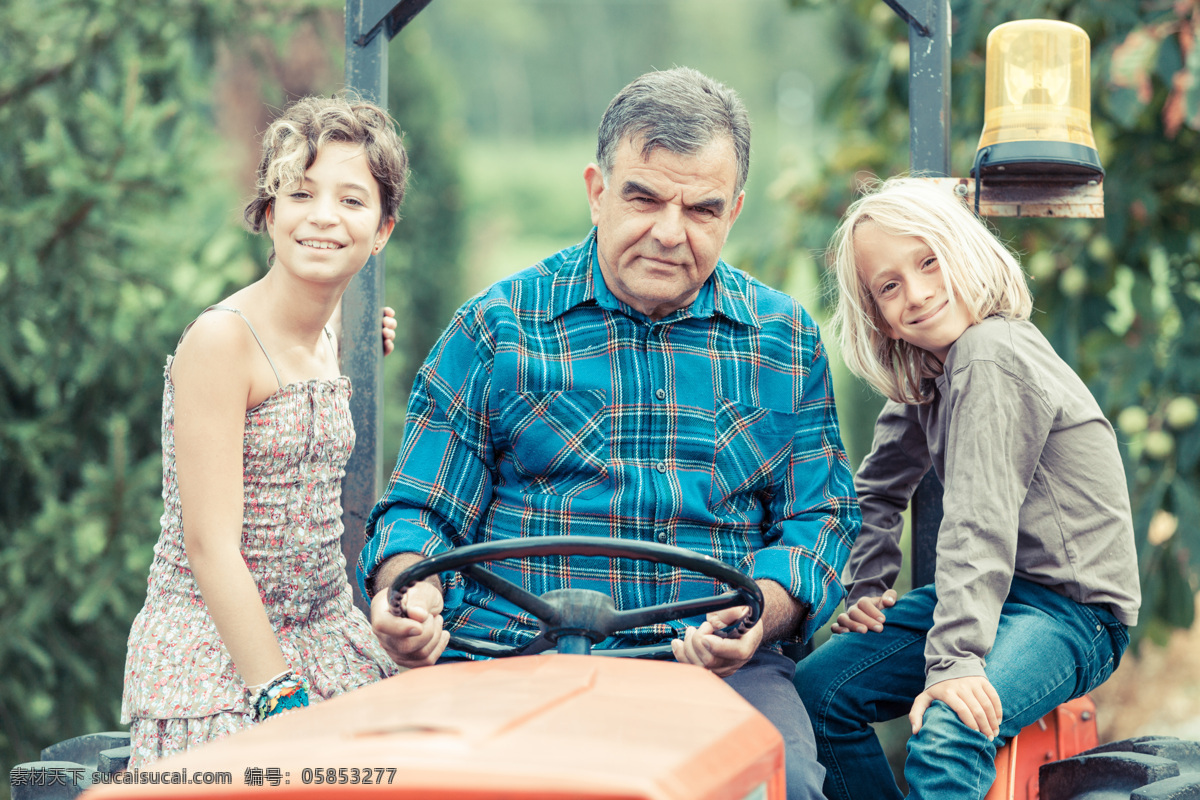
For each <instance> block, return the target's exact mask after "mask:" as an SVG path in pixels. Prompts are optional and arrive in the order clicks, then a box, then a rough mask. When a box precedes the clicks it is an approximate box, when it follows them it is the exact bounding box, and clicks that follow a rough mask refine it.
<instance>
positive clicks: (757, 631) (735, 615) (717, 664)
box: [671, 606, 763, 678]
mask: <svg viewBox="0 0 1200 800" xmlns="http://www.w3.org/2000/svg"><path fill="white" fill-rule="evenodd" d="M749 612H750V609H748V608H746V607H745V606H734V607H733V608H726V609H722V610H721V611H714V612H713V613H711V614H709V615H708V617H707V618H706V619H705V620H704V622H702V623H701V624H700V627H699V628H691V627H689V628H688V629H687V632H686V634H685V635H684V637H683V638H682V639H674V640H672V642H671V651H672V653H674V655H675V660H676V661H678V662H680V663H683V664H695V665H696V666H698V667H704V668H705V669H707V670H709V671H710V672H712V673H713V674H715V675H717V676H718V677H721V678H728V677H729V676H730V675H732V674H733V673H735V672H737V671H738V670H739V669H740V668H741V666H742V665H743V664H745V663H746V662H747V661H749V660H750V659H751V658H752V657H753V656H754V653H755V652H756V651H757V650H758V646H759V645H760V644H761V643H762V638H763V621H762V620H761V619H760V620H759V621H758V624H757V625H755V626H754V627H753V628H751V629H750V630H748V631H746V632H745V633H744V634H742V636H741V637H740V638H737V639H726V638H724V637H721V636H718V635H717V633H716V632H717V631H719V630H721V629H722V628H724V627H726V626H728V625H732V624H733V623H735V622H737V621H738V620H740V619H742V618H743V617H745V616H746V614H748V613H749Z"/></svg>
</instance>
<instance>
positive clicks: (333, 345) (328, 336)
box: [325, 325, 341, 364]
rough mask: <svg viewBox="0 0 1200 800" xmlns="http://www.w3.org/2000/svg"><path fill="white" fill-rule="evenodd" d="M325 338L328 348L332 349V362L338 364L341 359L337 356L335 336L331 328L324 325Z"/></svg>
mask: <svg viewBox="0 0 1200 800" xmlns="http://www.w3.org/2000/svg"><path fill="white" fill-rule="evenodd" d="M325 338H326V339H327V340H328V341H329V349H330V350H332V351H333V363H335V364H340V363H341V359H340V358H338V349H337V337H336V336H334V335H333V328H331V327H329V326H328V325H326V326H325Z"/></svg>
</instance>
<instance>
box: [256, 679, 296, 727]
mask: <svg viewBox="0 0 1200 800" xmlns="http://www.w3.org/2000/svg"><path fill="white" fill-rule="evenodd" d="M307 706H308V683H307V682H306V681H305V680H304V679H303V678H297V677H296V676H295V675H294V674H293V673H292V671H291V670H288V671H287V672H284V673H283V674H281V675H279V676H277V677H276V678H275V679H274V680H272V681H271V682H270V683H268V684H267V685H266V687H265V688H263V690H262V691H260V692H259V693H258V697H256V698H255V700H254V720H255V721H256V722H262V721H263V720H265V719H267V718H268V717H273V716H275V715H277V714H282V713H283V712H284V711H290V710H292V709H296V708H305V707H307Z"/></svg>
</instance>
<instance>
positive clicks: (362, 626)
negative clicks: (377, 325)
mask: <svg viewBox="0 0 1200 800" xmlns="http://www.w3.org/2000/svg"><path fill="white" fill-rule="evenodd" d="M406 178H407V156H406V155H405V152H404V148H403V146H402V144H401V143H400V140H399V138H398V136H397V134H396V132H395V130H394V129H393V123H392V120H391V119H390V118H389V117H388V116H387V114H386V112H384V111H382V110H381V109H379V108H377V107H376V106H373V105H371V104H369V103H363V102H354V101H350V100H346V99H342V98H334V99H322V98H307V99H304V100H300V101H298V102H296V103H295V104H293V105H292V106H290V107H289V108H288V109H287V110H286V111H285V112H284V113H283V115H282V116H281V117H280V118H279V119H278V120H276V121H275V122H274V123H273V124H272V125H271V126H270V128H269V129H268V130H267V132H266V134H265V136H264V139H263V155H262V160H261V162H260V164H259V168H258V193H257V196H256V197H255V198H254V199H253V200H252V201H251V202H250V203H249V205H248V206H247V208H246V212H245V216H246V220H247V222H248V223H249V226H250V228H251V229H252V230H253V231H254V232H255V233H258V232H261V231H263V230H265V231H266V232H267V233H268V235H269V236H270V237H271V239H272V242H273V244H274V248H273V252H272V254H271V258H270V264H271V266H270V270H269V271H268V272H267V274H266V275H265V276H264V277H263V278H262V279H261V280H259V281H257V282H256V283H253V284H251V285H250V286H247V287H246V288H244V289H242V290H240V291H238V292H235V293H234V294H233V295H231V296H229V297H228V298H226V299H225V300H223V301H222V302H221V303H220V304H219V305H216V306H213V307H212V308H210V309H208V310H206V312H205V313H203V314H202V315H201V316H200V317H199V318H198V319H197V320H196V321H195V322H193V323H192V324H191V325H189V326H188V328H187V329H186V330H185V331H184V334H183V337H182V338H181V340H180V343H179V345H178V346H177V348H176V352H175V355H174V357H171V358H168V359H167V365H166V371H165V388H164V391H163V423H162V439H163V498H164V500H165V512H164V514H163V517H162V534H161V536H160V538H159V540H158V544H157V546H156V547H155V548H154V562H153V565H152V566H151V568H150V580H149V590H148V592H147V597H146V603H145V606H144V607H143V608H142V610H141V612H140V613H139V614H138V616H137V618H136V619H135V620H134V623H133V629H132V630H131V631H130V634H129V652H128V658H127V661H126V669H125V690H124V697H123V700H122V718H123V720H124V721H127V722H130V723H131V727H130V733H131V737H132V742H131V745H132V758H131V760H130V765H131V766H144V765H146V764H148V763H150V762H153V761H154V760H156V759H158V758H160V757H162V756H165V755H168V754H171V753H175V752H179V751H182V750H186V749H188V748H190V747H193V746H196V745H199V744H201V743H203V742H206V741H209V740H211V739H214V738H217V737H219V736H222V735H224V734H227V733H230V732H232V731H236V730H239V729H241V728H245V727H247V726H249V725H250V724H252V723H253V722H255V721H260V720H263V719H265V718H267V717H270V716H273V715H275V714H278V713H281V712H283V711H285V710H287V709H290V708H296V707H300V706H305V705H307V704H308V702H309V700H310V699H311V700H319V699H322V698H328V697H330V696H332V695H335V694H338V693H340V692H343V691H347V690H349V689H353V688H355V687H358V686H361V685H363V684H366V683H370V682H372V681H375V680H378V679H379V678H381V677H383V676H385V675H388V674H391V673H392V672H393V671H394V665H393V664H392V661H391V659H389V658H388V657H387V655H386V654H385V653H384V652H383V650H382V649H381V648H380V646H379V644H378V642H377V640H376V638H375V635H374V634H373V633H372V632H371V628H370V626H369V625H368V623H367V621H366V617H365V616H364V615H363V614H362V613H360V612H359V611H358V610H357V609H356V608H355V607H354V605H353V600H352V595H351V591H350V587H349V583H348V581H347V578H346V562H345V559H344V557H343V555H342V550H341V536H342V522H341V511H342V510H341V504H340V492H341V479H342V476H343V474H344V467H345V464H346V460H347V459H348V458H349V456H350V451H351V449H352V447H353V445H354V429H353V427H352V423H351V419H350V409H349V398H350V383H349V380H348V379H347V378H345V377H343V376H341V375H340V374H339V370H338V360H337V353H336V351H335V343H334V339H333V336H332V334H331V332H330V330H329V328H328V322H329V320H330V317H331V315H332V314H333V313H334V311H335V310H336V309H337V307H338V303H339V301H340V300H341V297H342V292H343V290H345V288H346V286H347V284H348V283H349V282H350V280H351V279H352V278H353V277H354V276H355V275H356V274H357V273H358V271H359V270H360V269H362V267H363V265H364V264H365V263H366V261H367V259H368V257H369V256H370V255H371V254H372V253H378V252H379V251H380V250H381V249H382V248H383V246H384V244H385V243H386V242H387V240H388V237H389V235H390V234H391V232H392V228H393V226H394V225H395V223H396V216H397V211H398V209H399V207H400V201H401V200H402V199H403V196H404V185H405V181H406ZM389 323H390V324H389ZM394 324H395V323H394V320H391V319H389V318H387V317H385V323H384V340H385V349H390V348H387V347H386V345H387V344H390V341H389V340H390V338H391V337H390V336H389V335H388V334H389V333H392V331H391V328H393V327H394ZM392 335H394V334H392Z"/></svg>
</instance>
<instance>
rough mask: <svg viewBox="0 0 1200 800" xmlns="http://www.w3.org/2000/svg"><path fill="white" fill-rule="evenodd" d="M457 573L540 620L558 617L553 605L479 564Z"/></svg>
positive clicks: (468, 566) (464, 568) (469, 565)
mask: <svg viewBox="0 0 1200 800" xmlns="http://www.w3.org/2000/svg"><path fill="white" fill-rule="evenodd" d="M459 572H461V573H462V574H463V575H466V576H468V577H470V578H472V579H473V580H474V581H475V582H476V583H478V584H480V585H481V586H483V587H485V588H487V589H490V590H491V591H492V592H494V593H495V594H497V595H499V596H500V597H503V598H504V599H505V600H507V601H509V602H510V603H512V604H513V605H515V606H517V608H520V609H521V610H523V611H528V612H529V613H530V614H533V615H534V616H535V617H537V618H538V619H540V620H553V619H555V618H556V617H557V616H558V614H557V612H558V609H557V608H556V607H555V606H554V605H553V604H551V603H548V602H546V601H545V600H543V599H542V598H540V597H538V596H537V595H536V594H533V593H532V592H527V591H525V590H524V589H523V588H521V587H520V586H517V585H516V584H515V583H513V582H512V581H510V580H507V579H505V578H501V577H500V576H499V575H497V574H496V573H494V572H492V571H491V570H486V569H484V568H483V567H482V566H480V565H479V564H468V565H467V566H465V567H463V568H462V569H460V570H459Z"/></svg>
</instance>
